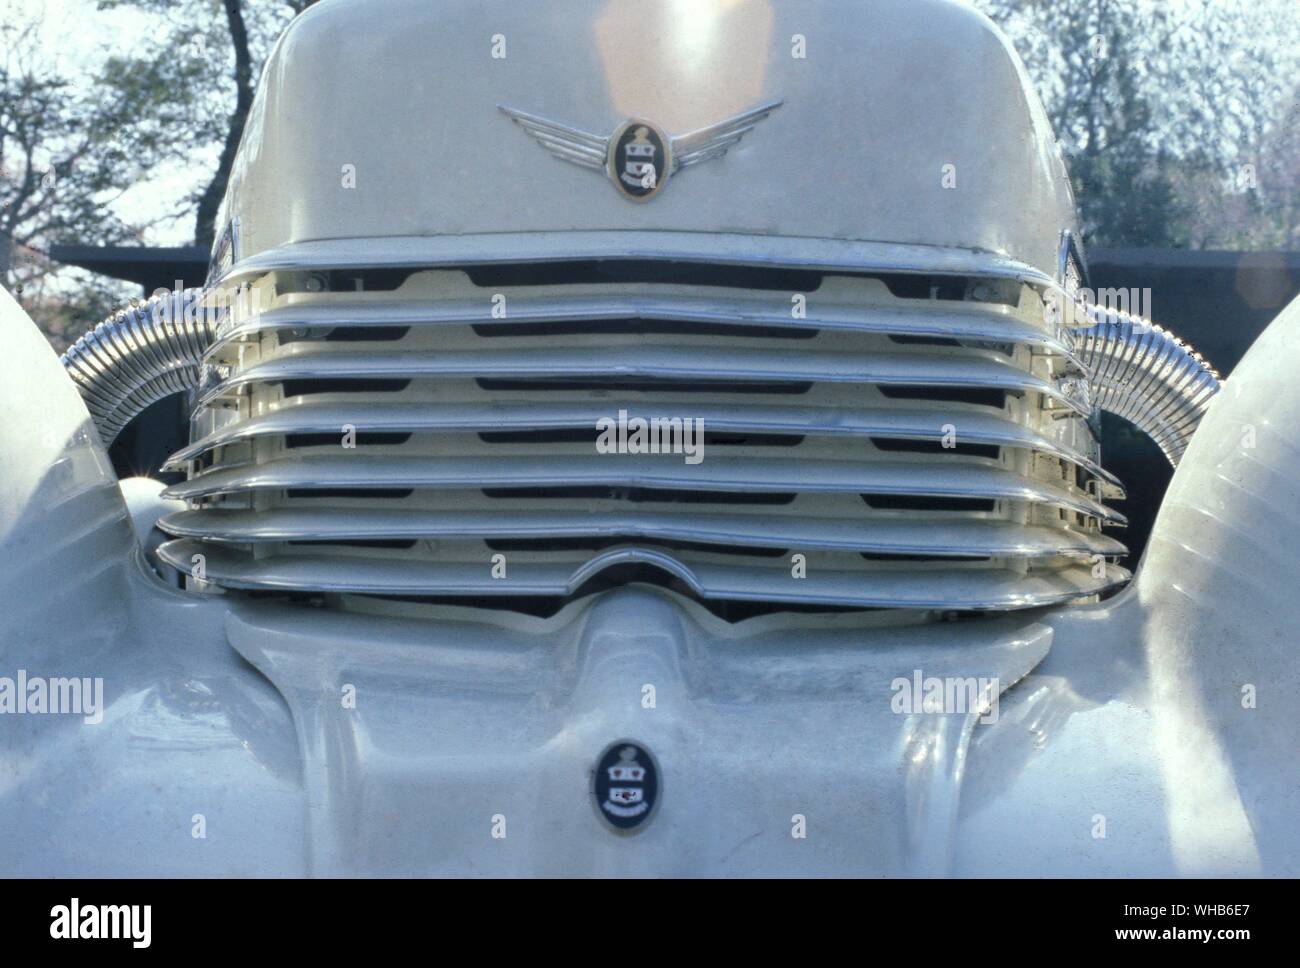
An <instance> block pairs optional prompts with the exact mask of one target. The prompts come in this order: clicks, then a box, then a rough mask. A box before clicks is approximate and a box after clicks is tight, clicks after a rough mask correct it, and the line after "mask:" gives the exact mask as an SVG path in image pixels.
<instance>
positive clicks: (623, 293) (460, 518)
mask: <svg viewBox="0 0 1300 968" xmlns="http://www.w3.org/2000/svg"><path fill="white" fill-rule="evenodd" d="M689 6H690V8H691V9H690V11H689V12H683V9H682V5H670V4H665V3H641V2H637V3H633V2H617V0H613V2H611V0H602V2H595V0H581V2H578V0H574V2H569V3H566V4H563V5H558V4H539V3H518V2H508V0H475V2H473V3H459V2H430V0H365V2H360V0H326V2H322V3H320V4H317V5H316V6H314V7H312V8H311V9H309V10H308V11H307V12H306V13H305V14H304V15H302V16H301V17H300V18H299V19H298V20H297V21H295V22H294V24H293V25H292V26H291V27H290V28H289V29H288V30H287V32H286V33H285V35H284V36H283V38H282V39H281V41H280V43H279V45H278V46H277V48H276V50H275V52H274V54H273V55H272V57H271V59H270V61H269V63H268V65H267V68H266V70H265V72H264V75H263V79H262V83H261V86H260V88H259V91H258V95H257V99H256V102H255V105H254V108H253V111H252V114H251V116H250V118H249V121H248V125H247V129H246V132H245V135H244V139H243V143H242V147H241V148H240V152H239V155H238V159H237V161H236V164H235V168H234V173H233V176H232V178H231V182H230V187H229V191H228V193H227V196H226V199H225V203H224V208H223V214H222V216H221V224H222V227H223V229H224V231H223V234H222V237H221V240H220V242H219V243H218V246H217V248H216V251H215V252H214V259H213V270H212V275H211V277H210V279H209V283H208V285H207V287H206V288H205V289H204V290H202V291H191V292H182V293H174V294H171V295H169V296H161V297H157V298H155V299H154V300H153V301H152V302H150V303H149V304H147V305H144V306H141V307H136V308H132V309H127V310H124V311H123V313H121V314H119V315H118V316H117V317H114V318H113V319H111V320H109V321H107V322H106V323H104V324H103V325H101V326H100V327H99V328H98V329H97V330H96V331H95V332H94V333H92V334H91V335H89V336H88V337H87V338H85V339H84V340H82V341H81V342H80V343H79V344H78V345H77V346H75V347H74V348H73V349H72V350H70V351H69V353H68V354H67V356H66V357H65V359H64V360H63V365H60V361H59V360H58V359H56V358H55V356H54V355H53V354H52V353H51V351H50V349H49V348H48V346H47V345H46V344H45V341H44V339H43V338H42V336H41V334H40V333H39V332H38V331H37V329H36V327H35V326H34V325H32V323H31V322H30V320H28V319H27V318H25V316H24V315H23V313H22V311H21V310H20V309H19V308H18V307H17V306H16V304H14V303H13V302H12V300H10V299H9V298H8V297H7V296H4V295H0V339H2V340H3V343H4V348H5V351H4V353H3V354H0V412H3V413H4V414H5V419H4V420H3V421H0V609H3V614H4V622H3V631H2V633H0V635H2V636H3V637H2V638H0V766H2V767H3V768H2V769H0V836H2V837H3V839H4V841H5V845H6V851H5V857H4V861H3V864H4V866H5V873H10V874H25V875H59V876H70V875H160V876H203V877H211V876H214V875H221V874H228V875H269V876H279V875H293V876H301V875H316V876H351V875H564V876H585V875H593V876H620V877H624V876H641V875H727V876H730V875H742V876H744V875H801V876H807V875H813V876H821V875H878V876H888V877H896V876H903V875H923V876H947V875H952V876H971V875H1025V876H1043V875H1058V874H1069V875H1084V876H1117V875H1123V876H1138V875H1142V876H1183V875H1211V876H1221V875H1252V874H1269V875H1274V874H1287V875H1291V876H1295V875H1296V874H1297V873H1300V835H1298V834H1297V830H1298V829H1300V825H1298V823H1297V821H1300V799H1298V797H1300V793H1298V791H1300V785H1298V784H1297V781H1296V767H1297V755H1296V736H1297V734H1298V733H1300V704H1297V703H1296V702H1295V695H1296V692H1297V688H1298V687H1300V681H1298V677H1297V670H1300V662H1297V659H1296V654H1295V646H1296V632H1295V630H1296V628H1297V627H1300V595H1297V593H1296V588H1297V582H1298V579H1300V569H1298V568H1297V549H1300V537H1298V535H1300V520H1298V518H1297V514H1298V512H1297V507H1298V506H1300V503H1298V501H1297V498H1298V497H1300V492H1298V491H1297V483H1296V482H1297V480H1298V479H1300V449H1297V447H1296V444H1295V442H1294V439H1293V436H1292V431H1293V428H1294V427H1295V426H1296V425H1297V422H1300V383H1298V382H1297V381H1296V380H1295V378H1294V362H1293V361H1294V358H1295V352H1296V350H1297V344H1298V342H1300V308H1298V307H1297V305H1296V304H1293V305H1292V306H1291V308H1290V309H1289V310H1287V311H1286V312H1284V313H1283V314H1282V316H1281V317H1280V318H1279V319H1278V320H1277V321H1276V322H1275V323H1274V324H1273V325H1272V326H1271V328H1270V329H1269V330H1268V331H1267V332H1266V333H1265V334H1264V335H1263V337H1262V338H1261V339H1260V341H1259V345H1257V346H1255V347H1254V348H1253V349H1252V350H1251V352H1250V353H1249V355H1248V356H1247V357H1246V359H1245V360H1244V361H1243V362H1242V363H1241V364H1240V366H1239V367H1238V369H1237V370H1236V372H1235V373H1234V374H1233V376H1232V380H1231V382H1230V383H1229V384H1227V385H1224V386H1221V381H1220V380H1219V378H1218V377H1217V375H1216V374H1215V373H1214V372H1213V370H1212V369H1210V368H1209V366H1208V365H1206V364H1205V363H1204V362H1203V361H1202V360H1201V359H1200V358H1199V357H1198V356H1197V355H1196V354H1195V353H1194V352H1193V351H1192V350H1191V349H1190V348H1188V347H1186V346H1185V345H1184V344H1182V343H1180V342H1179V341H1178V340H1177V339H1175V338H1174V337H1173V336H1172V335H1170V334H1169V333H1168V332H1167V331H1165V330H1163V329H1161V328H1160V327H1157V326H1154V325H1152V324H1151V323H1149V322H1146V321H1145V320H1142V319H1139V318H1135V317H1131V316H1128V315H1125V314H1123V313H1120V312H1117V311H1114V310H1112V309H1110V308H1108V307H1105V306H1099V305H1097V304H1096V303H1095V302H1093V301H1090V300H1089V298H1088V277H1087V269H1086V263H1085V258H1084V253H1083V252H1082V249H1081V246H1080V242H1079V231H1078V225H1077V217H1076V212H1075V206H1074V201H1073V198H1072V196H1071V191H1070V187H1069V181H1068V178H1067V175H1066V171H1065V166H1064V163H1063V160H1062V157H1061V155H1060V153H1059V150H1058V148H1057V145H1056V142H1055V140H1054V138H1053V135H1052V132H1051V130H1050V127H1049V124H1048V122H1047V119H1046V116H1045V114H1044V112H1043V110H1042V108H1041V106H1040V104H1039V102H1038V100H1037V97H1036V96H1035V94H1034V93H1033V91H1032V89H1031V87H1030V86H1029V84H1028V82H1027V80H1026V76H1025V73H1024V70H1023V68H1022V66H1021V64H1020V62H1019V60H1018V59H1017V57H1016V55H1015V53H1014V52H1013V51H1012V49H1011V48H1010V46H1009V44H1008V43H1007V41H1006V39H1005V38H1004V37H1003V36H1002V35H1001V34H1000V33H999V32H998V30H997V29H995V28H994V27H993V25H992V24H991V23H990V22H989V21H988V20H987V19H986V18H984V17H983V16H982V15H980V14H977V13H976V12H974V11H973V10H971V9H969V8H968V7H966V6H964V5H962V4H959V3H954V2H949V0H874V2H872V3H870V4H864V3H856V2H851V0H840V2H831V0H824V2H818V3H801V4H784V3H780V4H778V3H742V4H706V3H698V4H692V5H689ZM561 7H562V10H561V9H560V8H561ZM1166 322H1170V321H1166ZM1171 322H1172V323H1173V325H1174V326H1175V328H1176V323H1177V321H1176V320H1175V321H1171ZM178 392H180V393H186V394H188V395H189V398H190V400H191V403H192V418H191V435H190V441H191V442H190V444H189V446H187V447H186V448H185V449H183V450H181V451H180V452H178V453H176V454H175V455H173V456H172V458H171V461H170V463H169V464H168V467H167V470H169V471H172V472H176V473H177V474H178V475H179V478H178V479H177V480H176V481H175V482H174V483H171V484H169V485H167V486H165V487H164V485H163V483H162V482H149V481H143V480H132V481H124V482H119V481H118V480H117V479H116V477H115V475H114V473H113V472H112V469H111V465H110V464H109V462H108V461H107V459H106V456H105V447H106V445H108V444H109V443H110V442H111V440H112V438H113V437H114V436H115V435H116V434H117V433H118V432H119V431H120V430H121V429H122V428H123V427H125V426H126V425H127V424H128V423H129V422H130V420H131V419H132V418H134V417H135V416H136V415H137V414H138V413H139V412H140V411H141V410H142V409H143V408H144V407H145V406H147V405H148V404H149V403H150V402H152V401H154V400H158V399H161V398H162V397H164V396H167V395H170V394H174V393H178ZM1103 409H1105V410H1109V411H1113V412H1116V413H1119V414H1121V415H1123V416H1125V417H1126V418H1127V419H1129V420H1131V421H1132V422H1133V423H1135V424H1137V425H1138V426H1139V427H1141V428H1142V429H1143V430H1145V431H1147V432H1148V433H1149V434H1150V435H1151V436H1152V438H1153V439H1154V440H1155V441H1156V442H1157V443H1158V444H1159V445H1160V447H1161V448H1162V450H1163V451H1164V453H1165V454H1166V455H1167V456H1168V458H1169V459H1170V461H1172V462H1174V463H1176V464H1177V471H1176V473H1175V475H1174V478H1173V483H1172V484H1171V486H1170V488H1169V491H1168V493H1167V496H1166V497H1165V500H1164V505H1163V507H1162V508H1161V510H1160V514H1159V519H1158V520H1157V522H1156V525H1155V529H1154V532H1153V535H1152V538H1151V541H1150V544H1149V546H1148V548H1147V551H1146V553H1145V557H1144V559H1143V560H1142V561H1141V562H1140V563H1135V562H1131V561H1127V560H1126V557H1125V556H1126V551H1125V548H1124V545H1123V543H1122V538H1123V535H1122V531H1117V530H1116V529H1117V528H1119V527H1120V526H1122V524H1123V521H1124V518H1123V515H1122V513H1121V511H1120V510H1119V509H1118V507H1117V501H1118V500H1119V499H1120V498H1121V497H1122V494H1123V491H1122V484H1121V482H1120V481H1118V480H1116V479H1115V477H1114V476H1113V475H1111V474H1110V473H1108V472H1107V471H1106V469H1105V467H1104V466H1103V460H1102V458H1103V455H1102V454H1101V453H1100V452H1099V448H1098V444H1097V424H1096V419H1097V416H1098V414H1099V412H1100V411H1101V410H1103Z"/></svg>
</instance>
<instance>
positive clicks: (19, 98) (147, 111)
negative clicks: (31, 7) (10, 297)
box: [0, 23, 173, 291]
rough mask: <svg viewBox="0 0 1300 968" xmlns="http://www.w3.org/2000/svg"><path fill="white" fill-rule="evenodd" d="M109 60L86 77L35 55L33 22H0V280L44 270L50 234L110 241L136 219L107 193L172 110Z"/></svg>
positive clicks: (159, 133) (145, 169)
mask: <svg viewBox="0 0 1300 968" xmlns="http://www.w3.org/2000/svg"><path fill="white" fill-rule="evenodd" d="M118 66H119V65H118V64H117V63H116V62H114V61H112V60H110V61H109V62H107V63H106V64H105V65H104V68H103V71H102V73H101V74H100V75H99V76H97V77H95V78H94V79H93V83H90V84H76V83H74V82H73V80H72V78H70V77H69V76H67V75H65V74H63V73H60V72H58V71H56V70H54V69H52V68H51V67H50V66H49V65H48V64H47V63H44V62H43V61H42V58H41V47H40V44H39V42H38V25H37V24H36V23H26V24H14V23H11V24H8V25H6V26H3V27H0V283H3V284H4V285H5V286H6V287H7V288H10V289H11V290H14V291H21V290H22V289H23V288H24V287H27V286H30V285H31V284H33V283H35V282H36V281H38V279H39V278H40V277H41V276H43V275H44V274H45V273H46V272H48V271H49V267H48V264H47V263H46V262H45V261H44V260H43V259H41V258H39V256H40V254H41V253H42V252H43V251H44V250H45V248H46V247H47V246H48V245H49V244H50V243H52V242H61V241H79V242H116V241H122V240H124V239H127V238H131V237H134V236H136V235H137V234H138V233H139V231H140V230H141V228H142V227H141V226H139V225H134V224H127V223H125V222H123V221H122V220H121V219H120V218H119V217H118V216H117V215H115V214H114V212H113V209H112V205H113V202H114V201H115V200H116V199H118V198H120V197H121V196H122V194H123V193H124V192H126V191H127V190H129V189H130V188H131V187H132V186H133V185H134V184H135V183H136V182H137V181H139V180H140V179H141V178H143V177H145V176H147V174H148V173H149V172H150V170H151V169H152V167H153V166H154V165H155V164H157V162H158V161H159V159H160V158H161V157H162V154H163V152H164V149H163V137H164V136H163V131H164V129H165V128H166V127H167V126H168V124H169V123H170V121H171V120H173V119H172V118H170V117H169V114H168V112H167V110H166V108H165V107H164V106H163V105H161V104H159V103H157V102H156V93H157V92H156V90H155V89H154V88H153V87H152V84H151V81H150V79H149V78H148V77H147V76H145V75H144V74H136V75H123V74H121V73H120V72H119V71H118Z"/></svg>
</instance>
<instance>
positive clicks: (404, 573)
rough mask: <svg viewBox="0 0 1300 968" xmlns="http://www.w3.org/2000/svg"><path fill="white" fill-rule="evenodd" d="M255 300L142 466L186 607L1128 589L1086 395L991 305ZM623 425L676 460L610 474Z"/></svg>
mask: <svg viewBox="0 0 1300 968" xmlns="http://www.w3.org/2000/svg"><path fill="white" fill-rule="evenodd" d="M256 291H257V292H258V293H259V294H260V295H261V297H262V299H263V302H262V305H263V307H264V308H263V309H261V310H260V311H259V312H256V313H251V314H246V315H243V316H241V315H238V314H236V315H232V316H231V317H230V318H229V319H228V320H227V321H226V322H225V323H224V324H223V326H222V329H221V332H220V336H219V341H218V342H217V344H216V345H215V347H214V348H213V350H212V351H211V353H210V354H209V357H208V360H207V362H208V371H207V376H208V384H209V385H208V386H207V388H206V389H205V390H204V391H203V393H202V396H201V398H200V400H199V401H198V405H197V408H196V410H195V413H194V420H193V438H192V439H193V441H194V442H193V443H192V444H191V445H190V446H189V447H187V448H186V449H185V450H183V451H181V452H179V453H178V454H176V455H174V457H173V459H172V467H173V468H177V469H182V470H185V471H188V479H187V480H186V481H185V482H183V483H181V484H179V485H176V486H174V487H172V488H171V489H170V494H171V496H173V497H178V498H182V499H184V500H186V501H187V502H188V503H189V510H186V511H183V512H180V513H175V514H172V515H170V516H168V517H166V518H165V519H164V520H163V522H162V527H163V529H164V530H165V531H167V532H168V533H170V534H171V535H172V536H173V537H174V539H175V540H173V541H171V542H169V543H168V544H166V545H164V546H163V549H162V551H161V554H162V555H163V556H164V558H165V559H166V560H167V561H168V562H170V563H171V564H173V565H175V566H176V567H177V568H178V569H180V570H181V571H182V572H183V573H184V574H186V575H189V574H193V573H197V574H200V575H201V576H202V578H203V581H202V582H192V584H195V585H196V586H198V587H200V588H202V587H205V586H208V585H215V586H220V587H222V588H226V589H243V590H252V591H290V592H300V593H315V594H322V595H326V596H329V595H330V594H331V593H357V594H368V595H380V596H392V597H399V598H408V599H420V600H430V599H433V600H440V601H446V600H451V601H463V602H466V603H470V604H479V605H485V604H486V605H492V604H494V603H495V604H499V605H502V606H503V607H514V603H518V602H531V603H536V604H537V605H538V606H539V607H542V606H544V605H545V603H549V604H550V606H552V607H558V605H559V604H562V603H563V602H564V601H566V600H570V599H572V598H573V597H575V596H577V595H581V594H584V593H586V592H589V591H591V590H594V589H598V588H603V587H609V586H610V585H611V584H618V583H626V582H632V581H657V582H659V583H661V584H666V585H669V586H671V587H674V588H677V589H678V590H680V591H682V592H683V593H685V594H688V595H692V596H694V597H697V598H699V599H702V600H704V601H705V602H707V603H709V604H710V605H711V606H712V607H714V608H715V609H717V610H719V611H720V612H722V613H723V614H742V613H748V614H752V613H753V611H755V610H760V611H761V610H766V609H787V608H799V607H809V606H820V607H827V606H829V607H852V608H857V607H884V608H910V609H938V610H956V611H966V610H990V609H1014V608H1028V607H1033V606H1039V605H1047V604H1052V603H1058V602H1062V601H1067V600H1071V599H1077V598H1083V597H1086V596H1091V595H1095V594H1097V593H1099V592H1101V591H1104V590H1106V589H1108V588H1111V587H1113V586H1115V585H1117V584H1119V583H1121V582H1123V581H1124V580H1125V579H1126V578H1127V577H1128V574H1127V572H1125V571H1124V570H1123V569H1122V568H1120V567H1119V566H1118V565H1117V564H1116V563H1115V562H1116V561H1117V559H1118V558H1119V557H1120V556H1122V555H1123V554H1124V548H1123V546H1122V545H1121V544H1119V543H1118V542H1117V541H1115V540H1114V539H1113V538H1111V537H1109V536H1107V535H1104V534H1103V533H1102V531H1101V528H1102V526H1103V524H1122V523H1123V519H1122V517H1121V515H1119V514H1118V513H1117V512H1115V511H1113V510H1111V509H1110V508H1108V507H1107V506H1105V504H1103V503H1102V502H1103V500H1106V499H1108V498H1110V497H1114V496H1121V494H1120V491H1119V487H1118V482H1116V481H1115V480H1114V479H1113V478H1111V477H1110V476H1109V475H1108V474H1107V473H1106V472H1105V471H1103V470H1102V469H1101V467H1100V466H1099V465H1098V462H1097V447H1096V443H1095V440H1094V438H1093V434H1092V430H1091V428H1090V426H1089V423H1088V415H1089V413H1090V409H1091V408H1090V405H1089V402H1088V400H1087V398H1086V395H1087V381H1086V379H1084V378H1083V373H1082V370H1081V367H1080V364H1079V362H1078V360H1077V359H1076V358H1075V357H1074V356H1073V355H1072V352H1071V349H1070V346H1069V342H1068V338H1067V337H1066V336H1065V335H1063V334H1062V333H1059V332H1056V331H1054V329H1053V327H1052V326H1050V325H1049V324H1048V323H1047V322H1045V320H1044V313H1043V311H1042V300H1041V295H1040V294H1039V293H1038V292H1037V291H1035V290H1034V289H1032V288H1030V287H1028V286H1025V285H1023V284H1022V283H1020V282H1016V281H1008V280H999V279H969V278H964V277H961V278H959V277H934V278H930V277H903V276H893V277H891V276H875V277H859V276H837V275H826V276H822V275H821V274H815V273H807V272H802V271H785V270H728V269H724V268H720V267H719V268H715V269H709V268H708V267H695V268H691V269H689V270H688V269H684V268H682V267H681V266H673V265H663V266H650V267H648V268H647V267H646V266H644V265H639V264H626V265H624V264H620V263H600V264H563V265H558V266H551V267H547V268H545V269H539V268H538V267H527V266H523V267H521V266H494V267H482V268H471V269H466V270H463V271H461V270H455V271H452V270H427V271H420V272H413V273H404V272H403V273H397V272H393V273H374V272H370V273H348V272H339V271H335V272H330V273H327V274H322V275H309V274H306V273H299V272H281V273H277V274H273V275H270V276H267V277H265V278H263V279H261V280H260V281H259V282H258V283H257V284H256ZM620 415H624V416H623V421H624V423H625V425H626V426H627V428H628V429H627V431H626V432H625V435H624V437H623V440H624V442H625V443H626V444H627V446H626V447H622V448H618V447H617V443H618V440H619V434H618V432H617V431H615V432H613V433H610V432H608V427H609V423H611V422H612V423H614V424H616V425H617V423H618V421H619V420H620ZM637 418H642V419H644V420H646V421H647V422H649V421H651V420H653V418H661V419H662V420H665V421H674V420H675V421H677V423H676V424H673V423H665V424H663V425H661V429H662V430H663V433H664V434H665V436H664V437H663V441H664V444H665V445H666V449H668V450H674V449H675V452H668V453H664V452H661V453H636V452H632V451H635V450H636V449H637V441H635V440H634V438H635V436H636V427H637V424H636V420H637ZM602 421H606V423H601V422H602ZM697 422H698V423H697ZM697 427H702V429H703V434H702V438H700V439H699V440H692V437H691V436H690V435H689V434H688V433H686V431H687V429H688V428H697ZM677 428H680V429H681V431H682V433H681V434H677ZM602 431H604V433H603V434H602ZM602 440H603V444H602V443H601V442H602ZM611 442H613V443H614V444H615V445H616V447H615V452H606V451H608V450H609V447H608V446H605V445H608V444H610V443H611ZM673 444H677V445H678V446H677V447H676V448H674V447H673V446H672V445H673ZM682 445H685V446H682ZM692 446H693V449H691V450H689V452H686V451H687V448H691V447H692ZM199 556H201V557H199ZM195 562H201V563H202V569H201V571H200V572H195V568H194V563H195ZM745 603H748V604H745ZM753 603H762V604H761V605H759V606H755V605H754V604H753Z"/></svg>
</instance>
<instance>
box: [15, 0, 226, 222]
mask: <svg viewBox="0 0 1300 968" xmlns="http://www.w3.org/2000/svg"><path fill="white" fill-rule="evenodd" d="M33 19H34V20H38V21H39V22H40V25H41V38H42V45H43V47H44V48H45V50H46V52H47V56H48V57H49V58H50V62H51V63H52V64H53V65H54V66H55V67H57V68H58V69H59V70H60V71H62V72H64V73H67V74H69V75H72V76H74V77H78V78H80V79H81V81H82V83H90V82H89V78H88V75H89V74H90V73H91V72H92V71H93V70H94V68H95V67H96V66H97V65H99V64H101V63H102V62H103V60H104V58H105V56H106V55H107V54H108V53H109V52H111V51H112V50H113V49H115V48H116V49H119V50H120V49H123V48H130V47H136V48H137V49H138V48H139V47H140V46H142V45H147V44H149V43H150V41H151V40H152V39H153V38H152V34H151V27H152V22H151V18H150V16H149V15H148V14H145V13H143V12H141V11H139V10H134V9H129V8H119V9H115V10H98V9H97V4H96V2H95V0H0V23H12V22H15V20H16V21H19V22H23V21H27V20H33ZM205 181H206V170H205V169H204V168H203V167H202V166H195V165H184V164H181V163H175V164H171V165H166V166H163V167H162V168H161V169H160V170H159V171H157V172H156V173H155V174H154V176H153V177H152V178H151V179H150V181H149V183H148V184H147V185H141V186H140V187H139V188H138V189H135V190H133V191H130V192H128V193H127V194H126V195H124V196H123V197H122V198H121V199H120V200H119V201H118V202H117V203H116V204H115V205H114V206H113V207H114V209H116V210H118V211H119V213H120V214H122V216H123V217H124V219H125V220H126V221H127V222H152V221H154V220H156V219H159V218H165V217H169V216H174V215H177V216H180V217H179V218H174V219H172V220H171V221H167V222H161V223H159V224H158V225H156V226H154V227H153V228H151V229H149V230H148V231H147V233H146V236H145V240H144V241H145V242H146V243H148V244H151V245H188V244H190V242H192V241H193V234H194V216H193V212H192V210H191V207H187V206H186V205H185V203H184V201H183V200H184V199H185V198H186V197H187V196H188V195H189V194H190V193H192V192H193V191H194V190H195V189H196V188H198V187H200V186H201V185H202V184H203V183H204V182H205Z"/></svg>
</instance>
